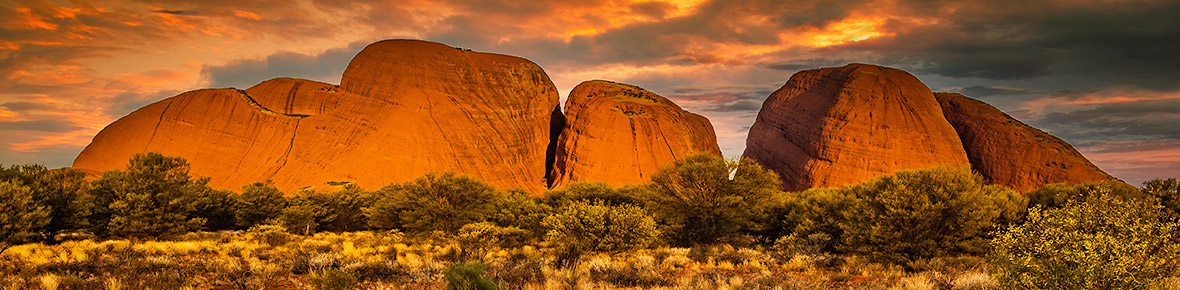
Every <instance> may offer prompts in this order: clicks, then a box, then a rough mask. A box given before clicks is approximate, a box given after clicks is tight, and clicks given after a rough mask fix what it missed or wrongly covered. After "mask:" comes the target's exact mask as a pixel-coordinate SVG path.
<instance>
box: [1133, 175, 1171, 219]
mask: <svg viewBox="0 0 1180 290" xmlns="http://www.w3.org/2000/svg"><path fill="white" fill-rule="evenodd" d="M1142 190H1143V193H1145V194H1147V195H1148V196H1151V197H1152V198H1154V199H1155V200H1156V201H1157V202H1159V204H1160V205H1161V206H1163V207H1164V211H1166V212H1168V214H1169V215H1171V216H1172V217H1173V218H1177V219H1180V182H1177V181H1176V179H1175V178H1168V179H1160V178H1156V179H1152V180H1148V181H1144V182H1143V188H1142Z"/></svg>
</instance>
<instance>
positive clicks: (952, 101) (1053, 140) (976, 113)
mask: <svg viewBox="0 0 1180 290" xmlns="http://www.w3.org/2000/svg"><path fill="white" fill-rule="evenodd" d="M935 96H936V97H937V98H938V102H939V103H940V104H941V106H942V112H943V115H944V116H946V119H947V121H949V122H950V124H951V125H952V126H954V127H955V130H956V131H957V132H958V133H959V139H960V140H962V142H963V148H964V149H965V150H966V151H967V158H968V159H969V160H971V167H972V168H973V169H975V170H976V171H978V172H979V173H980V174H981V175H983V176H984V177H986V178H987V179H988V180H989V181H991V182H992V183H996V184H1001V185H1005V186H1008V187H1011V188H1013V189H1016V190H1018V191H1024V192H1027V191H1032V190H1034V189H1037V188H1040V187H1041V185H1045V184H1050V183H1061V182H1065V183H1081V182H1087V181H1102V180H1106V181H1114V182H1121V181H1118V180H1117V179H1115V178H1114V177H1112V176H1110V175H1109V174H1106V172H1103V171H1102V170H1101V169H1098V167H1097V166H1094V164H1093V163H1090V160H1087V159H1086V157H1084V156H1082V154H1081V153H1078V151H1077V150H1075V149H1074V148H1073V146H1070V145H1069V143H1066V142H1065V141H1063V140H1061V139H1059V138H1057V137H1054V136H1053V135H1049V133H1045V132H1044V131H1041V130H1038V129H1036V128H1033V127H1031V126H1029V125H1027V124H1024V123H1023V122H1020V121H1018V120H1016V119H1013V118H1012V117H1010V116H1008V114H1005V113H1004V112H1001V111H1000V110H999V109H996V108H995V107H992V106H991V105H988V104H987V103H984V102H981V101H979V100H976V99H972V98H969V97H967V96H963V95H960V94H952V93H935Z"/></svg>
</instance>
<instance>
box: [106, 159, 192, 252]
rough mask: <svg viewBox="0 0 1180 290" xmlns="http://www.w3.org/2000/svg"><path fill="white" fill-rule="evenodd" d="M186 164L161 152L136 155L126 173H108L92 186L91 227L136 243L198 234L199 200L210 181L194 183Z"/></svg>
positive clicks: (186, 162)
mask: <svg viewBox="0 0 1180 290" xmlns="http://www.w3.org/2000/svg"><path fill="white" fill-rule="evenodd" d="M188 171H189V165H188V161H185V160H184V158H180V157H168V156H164V155H161V154H159V153H154V152H153V153H146V154H136V155H135V156H133V157H131V160H130V162H129V163H128V164H127V170H126V171H118V170H113V171H107V172H104V173H103V175H102V177H101V178H99V179H98V180H95V181H94V182H91V183H90V190H89V191H90V194H91V195H92V196H93V199H94V209H93V213H94V215H93V216H92V218H91V222H90V223H91V226H92V228H93V229H94V232H95V233H96V234H99V235H113V236H122V237H134V238H156V237H161V236H173V235H177V234H181V233H184V232H187V231H190V230H195V229H199V228H200V227H201V226H202V225H204V224H205V219H204V218H201V217H199V216H197V215H196V214H195V213H194V212H195V211H196V209H197V208H196V202H197V200H198V197H200V196H204V195H206V194H207V193H206V192H207V191H209V190H212V189H210V188H209V187H208V186H206V185H205V184H206V183H208V182H209V179H208V178H200V179H193V178H190V177H189V174H188Z"/></svg>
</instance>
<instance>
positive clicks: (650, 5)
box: [631, 2, 676, 19]
mask: <svg viewBox="0 0 1180 290" xmlns="http://www.w3.org/2000/svg"><path fill="white" fill-rule="evenodd" d="M674 10H676V6H673V5H672V4H668V3H665V2H640V3H635V4H631V11H632V12H635V13H636V14H643V15H647V16H649V17H651V18H655V19H663V18H664V17H666V16H667V15H668V14H670V13H672V11H674Z"/></svg>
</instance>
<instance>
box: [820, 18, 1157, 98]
mask: <svg viewBox="0 0 1180 290" xmlns="http://www.w3.org/2000/svg"><path fill="white" fill-rule="evenodd" d="M956 4H963V6H964V7H959V8H958V9H956V10H954V12H953V13H951V14H948V15H945V17H940V18H941V19H942V20H944V21H947V23H945V24H939V25H925V26H914V27H909V26H907V24H905V23H897V21H894V22H892V23H890V24H887V25H886V28H887V29H892V30H893V31H896V32H897V34H896V35H893V36H884V37H878V38H874V39H869V40H865V41H861V42H856V43H851V44H847V45H843V46H838V47H834V48H830V49H831V50H834V51H848V50H855V51H868V52H873V53H876V54H878V55H879V56H880V57H881V58H880V60H881V61H882V62H883V63H887V64H889V65H894V66H898V67H902V68H906V69H910V70H911V71H914V72H917V73H923V74H937V75H943V76H950V77H975V78H984V79H994V80H1025V79H1032V78H1037V77H1043V76H1050V75H1052V76H1060V77H1068V78H1071V79H1074V80H1083V81H1086V82H1090V83H1089V84H1093V85H1099V86H1101V85H1105V84H1116V83H1117V84H1134V85H1139V86H1142V87H1146V88H1153V89H1172V88H1180V82H1177V81H1176V80H1177V79H1180V70H1177V69H1176V68H1175V66H1174V64H1176V63H1180V54H1177V53H1175V52H1176V51H1180V37H1177V35H1180V17H1175V15H1180V2H1175V1H1161V2H1152V1H1145V2H1137V3H1136V4H1134V5H1128V4H1126V3H1086V4H1076V5H1070V4H1069V3H1068V2H1048V1H1040V2H1027V3H1026V2H1025V1H1020V2H1019V3H1016V2H1014V1H998V2H997V1H987V2H981V3H956Z"/></svg>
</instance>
